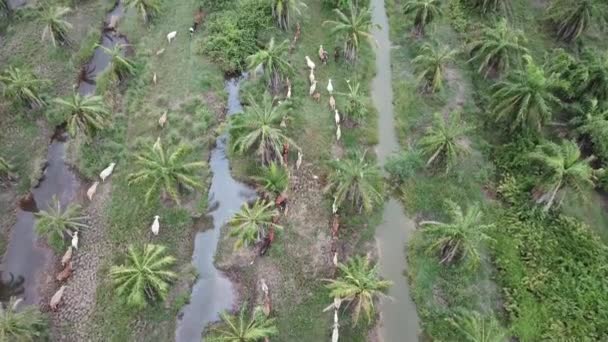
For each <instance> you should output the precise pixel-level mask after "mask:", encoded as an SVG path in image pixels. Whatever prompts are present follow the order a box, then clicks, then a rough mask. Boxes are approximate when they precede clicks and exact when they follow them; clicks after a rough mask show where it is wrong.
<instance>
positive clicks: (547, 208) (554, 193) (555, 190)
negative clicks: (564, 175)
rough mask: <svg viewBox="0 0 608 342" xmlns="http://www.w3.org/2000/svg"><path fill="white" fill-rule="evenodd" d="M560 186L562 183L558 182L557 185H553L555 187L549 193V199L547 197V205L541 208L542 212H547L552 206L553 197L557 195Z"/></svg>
mask: <svg viewBox="0 0 608 342" xmlns="http://www.w3.org/2000/svg"><path fill="white" fill-rule="evenodd" d="M561 186H562V181H561V180H560V181H559V183H557V184H556V185H555V187H554V188H553V191H551V197H549V201H547V204H546V205H545V207H544V208H543V210H544V211H549V209H550V208H551V206H552V205H553V201H555V196H556V195H557V192H558V191H559V188H560V187H561Z"/></svg>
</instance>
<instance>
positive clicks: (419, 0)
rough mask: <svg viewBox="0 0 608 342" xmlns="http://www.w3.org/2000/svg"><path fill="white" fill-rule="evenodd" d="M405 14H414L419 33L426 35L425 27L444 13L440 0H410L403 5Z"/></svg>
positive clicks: (416, 28) (415, 25) (415, 26)
mask: <svg viewBox="0 0 608 342" xmlns="http://www.w3.org/2000/svg"><path fill="white" fill-rule="evenodd" d="M403 13H404V14H405V15H414V28H415V30H416V33H417V34H420V35H424V29H425V28H426V26H427V25H429V24H430V23H432V22H433V21H434V20H436V19H437V18H438V17H440V16H441V15H442V14H443V10H442V8H441V1H439V0H409V1H407V2H405V4H404V6H403Z"/></svg>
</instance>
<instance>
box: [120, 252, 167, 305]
mask: <svg viewBox="0 0 608 342" xmlns="http://www.w3.org/2000/svg"><path fill="white" fill-rule="evenodd" d="M175 261H176V259H175V258H174V257H172V256H169V255H167V247H165V246H160V245H152V244H148V245H145V246H144V248H143V249H137V248H135V247H134V246H133V245H130V246H129V248H128V252H127V260H126V261H125V263H124V264H122V265H120V266H112V267H111V268H110V278H111V279H112V282H113V284H114V286H115V287H116V292H117V293H118V296H120V297H121V298H122V299H123V300H124V301H125V302H126V303H127V305H129V306H132V307H136V308H142V307H145V306H146V304H147V303H148V300H151V301H153V300H157V299H160V300H165V298H166V296H167V293H168V292H169V284H170V283H171V282H172V281H174V280H175V279H177V275H176V274H175V273H174V272H172V271H171V270H170V269H171V267H172V266H173V265H174V264H175Z"/></svg>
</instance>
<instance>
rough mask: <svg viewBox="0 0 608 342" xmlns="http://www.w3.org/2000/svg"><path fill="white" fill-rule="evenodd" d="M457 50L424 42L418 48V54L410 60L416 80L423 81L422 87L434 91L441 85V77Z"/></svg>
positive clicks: (439, 88)
mask: <svg viewBox="0 0 608 342" xmlns="http://www.w3.org/2000/svg"><path fill="white" fill-rule="evenodd" d="M457 53H458V51H457V50H452V49H450V48H449V47H448V46H447V45H444V46H441V47H436V46H434V45H432V44H429V43H426V44H424V45H422V47H421V48H420V54H419V55H418V56H416V58H414V59H413V60H412V63H413V64H414V67H415V69H416V72H417V73H418V81H419V82H423V83H424V88H425V89H427V90H428V91H430V92H432V93H434V92H436V91H438V90H441V88H442V87H443V77H444V74H445V68H446V66H447V64H448V63H450V62H452V61H453V60H454V57H455V56H456V54H457Z"/></svg>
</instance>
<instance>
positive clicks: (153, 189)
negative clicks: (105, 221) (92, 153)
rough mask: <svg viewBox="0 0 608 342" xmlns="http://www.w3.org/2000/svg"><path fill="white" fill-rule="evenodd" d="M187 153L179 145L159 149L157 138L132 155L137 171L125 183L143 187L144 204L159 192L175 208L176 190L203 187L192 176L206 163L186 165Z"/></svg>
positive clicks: (177, 193)
mask: <svg viewBox="0 0 608 342" xmlns="http://www.w3.org/2000/svg"><path fill="white" fill-rule="evenodd" d="M191 154H192V148H190V147H189V146H187V145H183V144H181V145H179V146H178V147H177V148H175V149H174V150H173V151H172V152H170V150H169V149H165V148H163V145H162V143H161V141H160V138H159V139H158V140H157V141H156V143H155V144H154V145H153V146H151V147H148V148H147V149H146V150H145V151H143V152H141V153H139V154H137V155H136V156H135V164H136V165H137V166H138V167H139V171H137V172H134V173H131V174H129V176H128V177H127V179H128V181H129V184H144V185H145V186H146V187H147V189H148V190H147V191H146V195H145V200H146V202H150V200H151V199H152V197H153V196H154V195H156V194H158V193H159V192H161V191H162V194H163V197H165V196H166V195H169V196H170V197H171V199H173V201H175V203H177V204H178V205H179V204H181V201H180V190H182V189H186V190H189V191H193V190H195V189H198V190H202V189H203V184H202V183H201V182H200V181H199V180H197V179H195V177H196V175H197V173H199V172H200V171H201V170H202V169H203V168H204V167H205V165H206V163H205V162H203V161H196V162H189V161H188V159H189V156H190V155H191Z"/></svg>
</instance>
